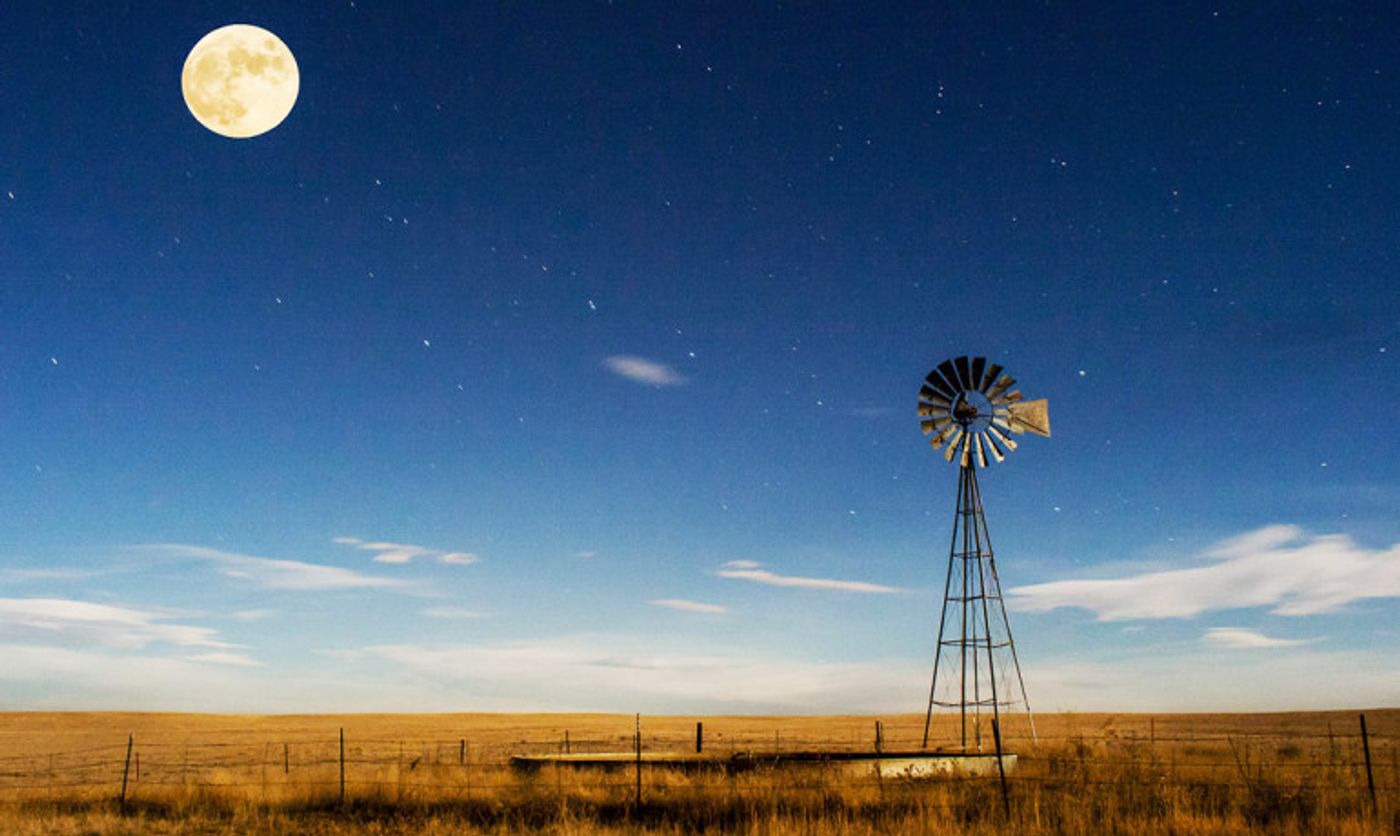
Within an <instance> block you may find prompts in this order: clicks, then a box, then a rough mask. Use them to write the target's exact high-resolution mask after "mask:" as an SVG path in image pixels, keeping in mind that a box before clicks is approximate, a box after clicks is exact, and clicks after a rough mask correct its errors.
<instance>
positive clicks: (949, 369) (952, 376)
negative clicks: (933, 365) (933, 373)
mask: <svg viewBox="0 0 1400 836" xmlns="http://www.w3.org/2000/svg"><path fill="white" fill-rule="evenodd" d="M938 372H939V374H941V375H943V379H944V380H946V381H948V385H949V386H950V387H952V389H953V395H954V396H956V395H957V393H958V392H961V391H962V386H960V385H959V384H958V370H957V369H955V368H953V361H952V360H944V361H943V362H942V363H939V364H938Z"/></svg>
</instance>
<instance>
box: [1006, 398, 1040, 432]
mask: <svg viewBox="0 0 1400 836" xmlns="http://www.w3.org/2000/svg"><path fill="white" fill-rule="evenodd" d="M1009 408H1010V410H1011V429H1012V431H1016V428H1017V427H1020V428H1021V430H1020V431H1021V432H1030V433H1035V434H1036V435H1043V436H1045V437H1047V438H1049V436H1050V402H1049V401H1047V400H1045V399H1044V398H1041V399H1040V400H1038V401H1022V402H1020V403H1013V404H1012V405H1011V406H1010V407H1009Z"/></svg>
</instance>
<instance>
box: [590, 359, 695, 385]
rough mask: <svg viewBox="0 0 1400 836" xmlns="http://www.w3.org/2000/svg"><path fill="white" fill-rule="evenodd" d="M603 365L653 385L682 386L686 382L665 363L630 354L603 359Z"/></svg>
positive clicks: (632, 379) (614, 372) (623, 375)
mask: <svg viewBox="0 0 1400 836" xmlns="http://www.w3.org/2000/svg"><path fill="white" fill-rule="evenodd" d="M603 366H604V368H606V369H607V370H608V371H610V372H612V373H613V374H615V375H618V376H620V377H625V378H627V379H628V380H631V381H635V382H637V383H646V384H650V385H652V386H680V385H682V384H684V383H685V382H686V379H685V378H684V377H682V376H681V375H680V374H678V373H677V372H676V370H675V369H673V368H671V367H670V366H668V365H666V364H665V363H658V362H656V361H655V360H648V359H647V358H645V357H635V356H633V355H630V354H614V355H613V356H611V357H608V358H606V359H604V360H603Z"/></svg>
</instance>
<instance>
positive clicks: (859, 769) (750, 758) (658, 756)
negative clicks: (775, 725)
mask: <svg viewBox="0 0 1400 836" xmlns="http://www.w3.org/2000/svg"><path fill="white" fill-rule="evenodd" d="M1001 759H1002V765H1003V767H1004V768H1005V770H1006V772H1008V773H1010V772H1011V771H1012V770H1013V769H1015V767H1016V755H1015V754H1013V753H1011V752H1006V753H1003V754H1002V756H1001ZM638 760H639V758H638V755H637V753H636V752H595V753H590V754H549V755H514V756H512V757H511V759H510V763H511V766H512V767H513V768H515V769H517V770H519V771H522V772H533V771H536V770H538V769H540V768H542V767H544V766H546V765H553V766H554V767H556V768H567V769H578V770H600V771H620V770H624V769H636V768H637V763H638ZM640 761H641V765H642V766H644V767H647V768H648V769H668V770H674V771H679V772H704V771H711V772H725V773H729V774H735V773H742V772H755V771H774V770H780V769H782V770H786V769H801V770H826V771H829V772H834V773H837V774H839V775H843V776H847V777H853V778H876V777H879V778H970V777H984V778H992V777H996V775H997V756H996V755H995V754H984V753H979V752H966V753H964V752H925V751H917V750H916V751H909V752H820V751H811V752H802V751H795V752H782V753H780V754H773V753H764V754H756V753H755V754H746V753H737V754H734V755H730V756H728V757H716V756H714V755H706V754H688V753H667V752H643V753H642V754H641V756H640Z"/></svg>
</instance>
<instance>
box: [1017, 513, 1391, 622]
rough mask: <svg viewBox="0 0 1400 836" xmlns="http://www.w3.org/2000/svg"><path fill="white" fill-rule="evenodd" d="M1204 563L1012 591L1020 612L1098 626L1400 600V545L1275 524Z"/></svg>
mask: <svg viewBox="0 0 1400 836" xmlns="http://www.w3.org/2000/svg"><path fill="white" fill-rule="evenodd" d="M1202 557H1204V558H1205V559H1207V560H1208V561H1210V562H1209V563H1207V564H1206V565H1198V566H1192V567H1189V568H1184V569H1171V570H1168V571H1163V572H1150V573H1147V574H1142V575H1136V576H1132V577H1126V578H1117V579H1111V580H1070V581H1053V582H1051V583H1042V584H1034V585H1031V586H1022V587H1017V588H1015V589H1012V590H1011V591H1010V597H1009V600H1008V603H1009V604H1010V605H1011V606H1012V607H1014V608H1015V609H1018V610H1021V611H1022V612H1046V611H1048V610H1053V609H1057V608H1060V607H1081V608H1083V609H1087V610H1091V611H1092V612H1094V613H1095V614H1096V615H1097V616H1098V619H1099V620H1100V621H1115V620H1120V619H1128V618H1188V617H1191V616H1194V615H1199V614H1200V613H1203V612H1208V611H1211V610H1230V609H1244V608H1249V607H1270V608H1271V609H1270V612H1272V613H1274V614H1276V615H1315V614H1318V613H1325V612H1331V611H1333V610H1336V609H1338V608H1340V607H1342V606H1345V605H1346V604H1349V603H1351V602H1353V601H1359V600H1363V599H1367V598H1396V597H1400V544H1396V545H1393V546H1391V547H1390V548H1389V549H1367V548H1363V547H1361V546H1359V545H1357V543H1356V542H1355V541H1353V540H1352V539H1351V538H1350V537H1347V536H1345V535H1341V534H1329V535H1321V536H1316V537H1311V538H1308V537H1307V536H1306V535H1305V533H1304V531H1303V530H1302V529H1301V528H1299V527H1297V526H1292V525H1275V526H1269V527H1266V528H1261V529H1259V530H1257V531H1252V532H1249V533H1248V534H1244V535H1241V536H1239V537H1235V538H1233V539H1230V540H1226V541H1224V542H1222V543H1219V544H1217V545H1216V546H1214V547H1212V548H1211V549H1209V550H1207V551H1206V552H1205V553H1204V554H1203V555H1202Z"/></svg>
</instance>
